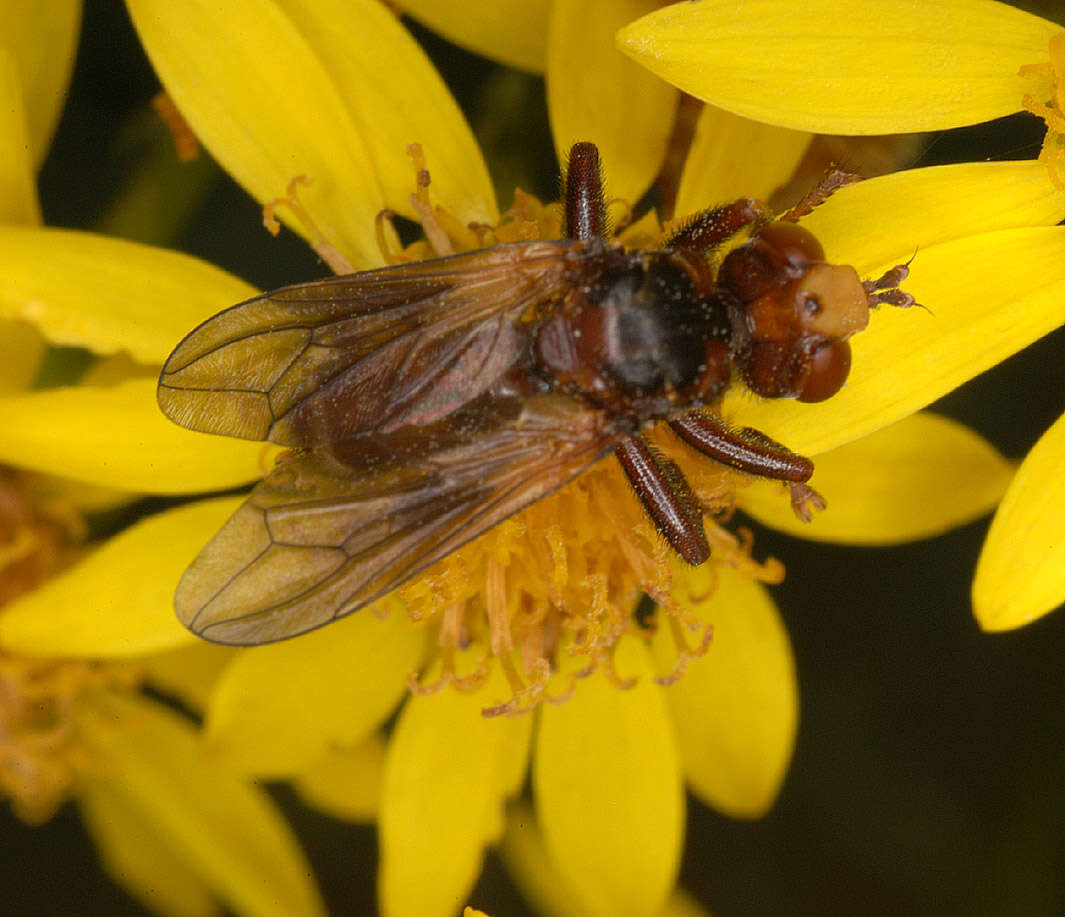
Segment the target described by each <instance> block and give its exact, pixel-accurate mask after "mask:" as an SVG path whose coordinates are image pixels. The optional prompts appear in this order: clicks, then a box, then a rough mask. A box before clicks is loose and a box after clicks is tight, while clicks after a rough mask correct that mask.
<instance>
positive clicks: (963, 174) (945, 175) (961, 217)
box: [802, 160, 1065, 276]
mask: <svg viewBox="0 0 1065 917" xmlns="http://www.w3.org/2000/svg"><path fill="white" fill-rule="evenodd" d="M1063 218H1065V194H1061V193H1060V192H1059V191H1058V190H1057V189H1055V188H1054V186H1053V185H1052V184H1051V183H1050V181H1049V180H1048V179H1047V175H1046V169H1045V168H1044V167H1043V165H1042V164H1041V163H1039V162H1036V161H1034V160H1032V161H1026V162H966V163H958V164H956V165H947V166H931V167H929V168H925V169H910V170H908V171H905V172H895V173H892V174H890V175H881V176H878V177H877V178H871V179H869V180H868V181H863V182H859V183H858V184H855V185H849V186H848V187H846V188H843V189H841V190H840V191H838V192H836V193H835V194H833V195H832V197H831V198H829V199H828V200H827V201H826V202H825V203H824V204H822V205H821V206H820V207H818V208H817V209H816V210H815V211H814V212H813V213H811V214H810V215H809V216H806V217H803V219H802V225H803V226H805V227H806V228H807V229H809V230H810V232H812V233H813V234H814V235H815V236H817V238H818V239H819V240H820V241H821V243H822V244H823V245H824V246H825V251H826V252H827V256H828V259H829V260H830V261H835V262H836V263H839V264H852V265H854V267H855V269H856V270H857V271H858V273H860V274H862V275H863V276H864V275H867V274H869V273H870V272H871V271H873V269H874V268H878V267H880V266H881V265H883V264H886V263H887V262H889V261H898V260H909V258H910V257H911V256H913V255H914V253H915V252H916V257H915V258H914V263H913V265H912V266H913V269H914V270H915V271H916V270H919V269H920V268H921V259H922V258H923V257H924V250H925V249H926V248H927V247H928V246H930V245H935V244H937V243H939V242H948V241H950V240H951V239H957V238H960V237H962V236H975V235H977V234H979V233H983V232H992V231H994V230H996V229H1019V228H1022V227H1027V226H1053V225H1054V224H1055V223H1058V222H1060V221H1061V220H1062V219H1063Z"/></svg>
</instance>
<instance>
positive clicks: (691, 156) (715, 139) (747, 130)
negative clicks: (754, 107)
mask: <svg viewBox="0 0 1065 917" xmlns="http://www.w3.org/2000/svg"><path fill="white" fill-rule="evenodd" d="M809 145H810V135H809V134H807V133H806V132H804V131H791V130H787V129H786V128H783V127H775V126H773V125H770V124H762V123H761V122H760V121H751V120H750V119H748V118H740V117H738V116H737V115H734V114H732V113H731V112H727V111H724V110H723V109H720V108H716V107H715V106H713V105H706V106H704V107H703V110H702V111H701V112H700V113H699V120H698V121H697V122H696V125H695V137H694V139H693V140H692V145H691V149H690V150H689V151H688V156H687V158H686V159H685V160H684V171H683V173H682V174H681V178H680V186H679V187H678V189H677V205H676V215H677V216H681V217H683V216H687V215H688V214H691V213H696V212H697V211H699V210H704V209H705V208H707V207H713V206H715V205H717V204H723V203H725V202H727V201H732V200H736V199H737V198H740V197H753V198H755V199H757V200H767V199H768V198H769V196H770V195H771V194H772V193H773V192H774V191H775V190H776V189H777V188H779V187H780V186H781V185H783V184H784V183H785V182H786V181H787V180H788V179H789V178H791V176H792V174H793V173H794V172H795V169H796V168H797V166H798V165H799V162H800V161H801V160H802V157H803V154H804V153H805V152H806V148H807V147H808V146H809ZM752 153H756V155H752Z"/></svg>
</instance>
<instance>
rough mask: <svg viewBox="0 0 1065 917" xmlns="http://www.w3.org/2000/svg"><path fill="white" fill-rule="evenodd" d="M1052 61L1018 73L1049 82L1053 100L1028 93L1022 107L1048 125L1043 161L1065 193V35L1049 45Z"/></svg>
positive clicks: (1040, 158)
mask: <svg viewBox="0 0 1065 917" xmlns="http://www.w3.org/2000/svg"><path fill="white" fill-rule="evenodd" d="M1049 58H1050V59H1049V61H1047V62H1046V63H1040V64H1025V65H1024V66H1023V67H1021V68H1020V69H1019V70H1018V71H1017V75H1018V76H1021V77H1032V78H1036V79H1043V78H1049V82H1050V86H1049V98H1048V100H1047V101H1046V102H1041V101H1039V100H1037V99H1036V97H1035V95H1034V94H1033V93H1025V95H1024V96H1023V97H1022V99H1021V106H1022V107H1023V108H1024V109H1025V111H1028V112H1031V113H1032V114H1033V115H1035V116H1036V117H1037V118H1042V119H1043V121H1045V122H1046V126H1047V132H1046V136H1045V137H1044V138H1043V148H1042V150H1041V151H1040V153H1039V161H1040V162H1041V163H1043V165H1044V166H1046V169H1047V174H1048V175H1049V177H1050V181H1051V183H1052V184H1053V185H1054V187H1055V188H1057V189H1058V190H1059V191H1065V32H1061V33H1059V34H1057V35H1054V36H1053V37H1052V38H1051V39H1050V43H1049Z"/></svg>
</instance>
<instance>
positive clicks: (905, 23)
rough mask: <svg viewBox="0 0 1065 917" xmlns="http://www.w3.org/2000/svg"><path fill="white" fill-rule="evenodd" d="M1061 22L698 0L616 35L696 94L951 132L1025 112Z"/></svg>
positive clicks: (924, 10) (896, 127) (965, 1)
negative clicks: (1031, 71) (1031, 68)
mask: <svg viewBox="0 0 1065 917" xmlns="http://www.w3.org/2000/svg"><path fill="white" fill-rule="evenodd" d="M1060 30H1061V26H1059V25H1055V24H1054V23H1052V22H1049V21H1047V20H1046V19H1041V18H1039V17H1038V16H1033V15H1031V14H1030V13H1025V12H1022V11H1021V10H1018V9H1014V8H1013V7H1011V6H1007V5H1006V4H1004V3H996V2H993V0H941V2H936V3H922V4H914V3H912V2H910V0H850V2H848V3H847V4H846V6H845V7H842V6H841V5H840V3H839V2H838V0H806V2H804V3H803V4H802V5H801V6H800V7H797V6H796V5H795V3H794V2H792V0H748V2H745V3H742V4H737V3H735V2H733V0H702V2H700V3H675V4H672V5H670V6H667V7H665V8H664V9H660V10H657V11H656V12H653V13H651V14H650V15H648V16H645V17H644V18H643V19H641V20H640V21H638V22H634V23H632V24H631V25H629V26H628V27H626V28H624V29H622V30H621V31H620V32H619V33H618V44H619V46H620V47H621V48H622V49H623V50H624V51H625V52H626V53H627V54H630V55H632V57H633V58H635V59H636V60H638V61H639V62H640V63H642V64H643V65H644V66H645V67H647V68H648V69H649V70H650V71H651V72H652V73H655V74H657V75H658V76H660V77H661V78H662V79H664V80H666V81H667V82H669V83H672V84H673V85H675V86H678V87H679V88H680V89H683V90H684V91H685V92H688V93H691V94H692V95H693V96H695V97H696V98H699V99H703V100H704V101H706V102H711V103H713V104H714V105H718V106H720V107H721V108H726V109H728V110H729V111H733V112H735V113H736V114H739V115H743V116H745V117H748V118H754V119H756V120H759V121H766V122H768V123H770V124H779V125H781V126H782V127H791V128H794V129H796V130H806V131H811V132H816V133H826V134H885V133H896V132H907V131H931V130H945V129H947V128H951V127H959V126H961V125H963V124H976V123H978V122H980V121H987V120H990V119H991V118H997V117H1000V116H1002V115H1007V114H1010V113H1011V112H1015V111H1018V110H1019V109H1020V107H1021V97H1022V95H1024V93H1026V92H1031V91H1032V84H1031V81H1030V80H1024V79H1022V78H1021V77H1020V76H1018V75H1017V71H1018V69H1019V68H1020V67H1021V66H1023V65H1024V64H1030V63H1038V62H1039V61H1042V60H1044V59H1045V57H1046V48H1047V42H1048V41H1049V40H1050V37H1051V35H1053V34H1054V33H1055V32H1057V31H1060Z"/></svg>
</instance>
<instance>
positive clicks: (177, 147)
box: [152, 92, 200, 162]
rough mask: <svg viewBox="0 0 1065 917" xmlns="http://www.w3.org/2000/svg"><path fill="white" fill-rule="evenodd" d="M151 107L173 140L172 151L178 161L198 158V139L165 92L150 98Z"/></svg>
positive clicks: (189, 160)
mask: <svg viewBox="0 0 1065 917" xmlns="http://www.w3.org/2000/svg"><path fill="white" fill-rule="evenodd" d="M152 108H154V109H155V113H156V114H157V115H159V118H160V119H161V120H162V122H163V124H164V125H166V129H167V130H168V131H170V136H171V138H172V139H173V141H174V151H175V152H176V153H177V158H178V160H179V161H180V162H192V161H193V160H195V159H198V158H199V155H200V141H199V140H197V139H196V135H195V134H194V133H193V132H192V128H191V127H189V122H188V121H186V120H185V116H184V115H183V114H182V113H181V111H180V110H179V109H178V107H177V105H175V104H174V100H173V99H172V98H170V96H169V94H167V93H165V92H157V93H156V94H155V96H154V98H153V99H152Z"/></svg>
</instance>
